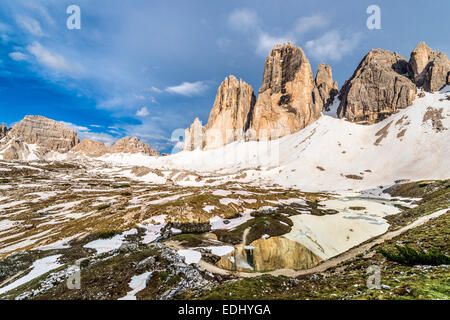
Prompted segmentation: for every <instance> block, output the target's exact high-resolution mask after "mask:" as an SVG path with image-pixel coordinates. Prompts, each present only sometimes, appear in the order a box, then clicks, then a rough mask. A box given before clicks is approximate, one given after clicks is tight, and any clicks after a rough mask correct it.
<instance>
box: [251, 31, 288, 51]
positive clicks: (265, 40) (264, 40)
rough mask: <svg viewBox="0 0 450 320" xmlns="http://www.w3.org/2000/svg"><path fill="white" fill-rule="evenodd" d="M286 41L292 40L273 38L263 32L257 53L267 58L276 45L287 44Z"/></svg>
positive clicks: (259, 39)
mask: <svg viewBox="0 0 450 320" xmlns="http://www.w3.org/2000/svg"><path fill="white" fill-rule="evenodd" d="M286 41H290V40H289V39H288V38H282V37H272V36H271V35H269V34H267V33H265V32H263V33H261V34H260V35H259V38H258V44H257V46H256V52H257V53H258V54H259V55H261V56H267V54H268V53H269V52H270V50H272V48H273V47H274V46H275V45H276V44H278V43H285V42H286Z"/></svg>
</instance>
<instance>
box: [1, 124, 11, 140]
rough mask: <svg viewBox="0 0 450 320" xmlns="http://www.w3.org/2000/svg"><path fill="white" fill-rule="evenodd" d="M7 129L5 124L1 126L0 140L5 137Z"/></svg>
mask: <svg viewBox="0 0 450 320" xmlns="http://www.w3.org/2000/svg"><path fill="white" fill-rule="evenodd" d="M8 131H9V129H8V127H6V125H5V124H2V125H1V126H0V140H1V139H3V138H4V137H6V135H7V134H8Z"/></svg>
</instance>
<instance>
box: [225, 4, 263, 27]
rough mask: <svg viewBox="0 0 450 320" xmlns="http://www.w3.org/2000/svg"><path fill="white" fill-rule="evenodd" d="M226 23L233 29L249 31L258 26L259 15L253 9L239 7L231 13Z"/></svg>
mask: <svg viewBox="0 0 450 320" xmlns="http://www.w3.org/2000/svg"><path fill="white" fill-rule="evenodd" d="M228 23H229V25H230V26H231V28H233V29H234V30H237V31H245V32H249V31H254V30H256V29H258V28H259V17H258V14H257V13H256V12H255V11H252V10H249V9H239V10H235V11H233V12H232V13H231V15H230V16H229V18H228Z"/></svg>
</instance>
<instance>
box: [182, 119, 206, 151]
mask: <svg viewBox="0 0 450 320" xmlns="http://www.w3.org/2000/svg"><path fill="white" fill-rule="evenodd" d="M204 145H205V127H203V125H202V122H201V121H200V119H199V118H195V120H194V122H193V123H192V124H191V126H190V127H189V128H187V129H186V130H185V133H184V144H183V151H193V150H197V149H203V147H204Z"/></svg>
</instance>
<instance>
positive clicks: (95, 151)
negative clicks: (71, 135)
mask: <svg viewBox="0 0 450 320" xmlns="http://www.w3.org/2000/svg"><path fill="white" fill-rule="evenodd" d="M71 151H72V152H80V153H84V154H85V155H86V156H88V157H94V158H95V157H100V156H102V155H104V154H106V153H107V152H108V148H107V146H105V144H104V143H102V142H98V141H94V140H89V139H84V140H82V141H81V142H80V143H79V144H78V145H76V146H75V147H74V148H73V149H72V150H71Z"/></svg>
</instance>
